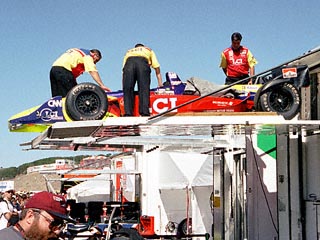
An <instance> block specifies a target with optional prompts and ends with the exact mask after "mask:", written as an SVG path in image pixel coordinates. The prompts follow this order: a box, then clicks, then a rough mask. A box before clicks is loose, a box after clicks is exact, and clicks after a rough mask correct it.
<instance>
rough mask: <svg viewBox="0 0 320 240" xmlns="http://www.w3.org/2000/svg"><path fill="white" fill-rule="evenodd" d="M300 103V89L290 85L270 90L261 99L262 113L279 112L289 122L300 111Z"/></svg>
mask: <svg viewBox="0 0 320 240" xmlns="http://www.w3.org/2000/svg"><path fill="white" fill-rule="evenodd" d="M300 102H301V101H300V94H299V91H298V89H297V88H296V87H295V86H293V85H292V84H290V83H285V84H283V85H282V86H276V87H273V88H271V89H268V91H266V92H264V93H263V94H262V95H261V96H260V98H259V104H260V106H261V110H262V111H265V112H277V113H278V114H280V115H282V116H283V117H284V118H285V119H287V120H290V119H292V118H294V117H295V116H296V115H297V113H298V112H299V111H300Z"/></svg>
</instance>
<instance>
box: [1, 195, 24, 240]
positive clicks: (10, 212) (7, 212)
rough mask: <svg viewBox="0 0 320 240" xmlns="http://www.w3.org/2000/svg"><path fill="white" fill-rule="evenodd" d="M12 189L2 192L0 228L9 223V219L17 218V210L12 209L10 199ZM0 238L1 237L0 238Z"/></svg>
mask: <svg viewBox="0 0 320 240" xmlns="http://www.w3.org/2000/svg"><path fill="white" fill-rule="evenodd" d="M13 194H14V190H12V189H11V190H7V191H5V192H4V193H3V195H2V196H3V200H2V201H1V202H0V229H4V228H6V227H7V226H8V225H10V222H9V221H10V220H12V219H13V218H16V219H17V218H18V216H19V215H18V212H17V211H16V210H15V209H14V207H13V205H12V203H11V200H12V196H13ZM0 239H1V238H0Z"/></svg>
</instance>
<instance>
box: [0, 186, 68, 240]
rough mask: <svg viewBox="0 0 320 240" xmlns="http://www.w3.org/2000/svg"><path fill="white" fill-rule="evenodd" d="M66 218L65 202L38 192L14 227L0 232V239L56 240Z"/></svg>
mask: <svg viewBox="0 0 320 240" xmlns="http://www.w3.org/2000/svg"><path fill="white" fill-rule="evenodd" d="M64 221H72V219H71V218H69V217H68V216H67V211H66V202H65V201H64V199H63V198H62V197H61V196H59V195H56V194H53V193H49V192H39V193H36V194H34V195H33V197H31V198H30V199H29V200H28V202H27V203H26V206H25V208H24V209H23V210H22V212H21V220H20V221H19V222H18V223H17V224H16V225H14V226H11V227H8V228H5V229H2V230H0V239H21V240H23V239H28V240H35V239H43V240H47V239H58V236H59V234H60V232H61V230H62V228H63V227H64Z"/></svg>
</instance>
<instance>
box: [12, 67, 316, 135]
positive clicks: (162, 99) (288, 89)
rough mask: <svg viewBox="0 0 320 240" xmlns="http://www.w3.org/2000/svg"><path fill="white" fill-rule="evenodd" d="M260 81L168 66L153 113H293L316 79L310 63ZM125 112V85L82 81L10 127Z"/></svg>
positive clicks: (34, 128) (35, 127)
mask: <svg viewBox="0 0 320 240" xmlns="http://www.w3.org/2000/svg"><path fill="white" fill-rule="evenodd" d="M199 82H200V84H199ZM254 83H255V84H252V85H241V84H235V85H230V86H221V85H215V86H214V87H213V88H214V89H213V88H212V84H211V83H209V82H207V81H202V80H201V79H200V80H199V79H197V78H191V79H188V80H187V82H182V81H181V79H180V78H179V76H178V75H177V74H176V73H174V72H168V73H166V82H165V83H164V87H162V88H156V89H151V93H150V113H151V116H154V115H157V114H161V113H163V112H166V111H170V110H171V109H173V111H172V112H173V113H186V112H210V111H211V112H246V111H253V110H254V111H267V112H277V113H278V114H281V115H283V116H284V118H286V119H291V118H293V117H294V116H296V115H297V113H298V112H299V110H300V102H301V100H300V88H301V87H307V86H309V84H310V83H309V72H308V67H307V66H306V65H301V66H284V67H280V68H277V69H274V70H273V71H271V72H270V73H267V74H264V75H262V76H258V77H257V78H256V79H255V82H254ZM219 89H221V90H223V91H220V90H219ZM211 93H213V94H211ZM200 96H202V97H200ZM203 96H204V97H203ZM198 99H199V100H198ZM138 105H139V99H138V94H136V96H135V108H134V116H139V113H138V107H139V106H138ZM179 106H181V107H179ZM123 115H124V104H123V92H122V91H116V92H105V91H103V90H102V89H101V88H100V87H99V86H98V85H96V84H93V83H81V84H78V85H77V86H75V87H74V88H73V89H71V90H70V92H69V93H68V94H67V96H66V97H65V98H62V97H60V96H57V97H53V98H50V99H49V100H47V101H46V102H45V103H43V104H42V105H39V106H36V107H33V108H30V109H28V110H25V111H23V112H20V113H18V114H16V115H14V116H12V117H11V118H10V119H9V130H10V131H12V132H43V131H45V130H46V129H47V128H48V127H49V126H50V125H52V124H53V123H55V122H65V121H66V122H69V121H85V120H100V119H107V118H108V117H122V116H123Z"/></svg>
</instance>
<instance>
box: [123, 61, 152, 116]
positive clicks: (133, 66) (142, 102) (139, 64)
mask: <svg viewBox="0 0 320 240" xmlns="http://www.w3.org/2000/svg"><path fill="white" fill-rule="evenodd" d="M150 73H151V69H150V66H149V64H148V61H147V59H145V58H144V57H130V58H128V59H127V61H126V63H125V65H124V67H123V78H122V81H123V82H122V87H123V100H124V110H125V116H133V108H134V104H135V103H134V87H135V84H136V82H137V83H138V94H139V114H140V116H150V111H149V102H150V82H151V79H150Z"/></svg>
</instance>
